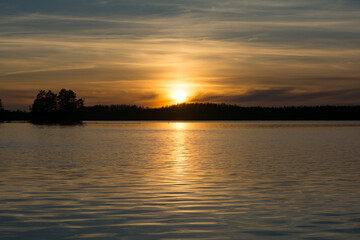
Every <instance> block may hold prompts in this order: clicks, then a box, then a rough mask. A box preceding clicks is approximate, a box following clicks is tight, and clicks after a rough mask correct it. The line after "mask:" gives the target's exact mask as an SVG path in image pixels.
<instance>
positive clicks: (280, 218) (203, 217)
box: [0, 122, 360, 240]
mask: <svg viewBox="0 0 360 240" xmlns="http://www.w3.org/2000/svg"><path fill="white" fill-rule="evenodd" d="M0 238H1V239H36V240H39V239H314V240H315V239H316V240H319V239H360V122H85V123H84V124H83V125H79V126H35V125H32V124H29V123H2V124H0Z"/></svg>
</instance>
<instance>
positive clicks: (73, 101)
mask: <svg viewBox="0 0 360 240" xmlns="http://www.w3.org/2000/svg"><path fill="white" fill-rule="evenodd" d="M83 106H84V100H83V99H77V98H76V93H75V92H73V91H72V90H66V89H61V90H60V92H59V93H58V94H55V93H53V92H51V91H47V92H46V91H44V90H40V91H39V93H38V94H37V96H36V99H35V100H34V103H33V105H32V106H31V121H32V122H33V123H40V124H42V123H65V124H66V123H69V124H72V123H78V122H80V121H81V116H80V110H81V109H82V108H83Z"/></svg>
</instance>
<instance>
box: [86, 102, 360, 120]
mask: <svg viewBox="0 0 360 240" xmlns="http://www.w3.org/2000/svg"><path fill="white" fill-rule="evenodd" d="M81 116H82V119H83V120H360V106H302V107H298V106H296V107H295V106H294V107H240V106H237V105H229V104H215V103H183V104H177V105H171V106H165V107H160V108H144V107H139V106H136V105H132V106H130V105H110V106H105V105H96V106H92V107H85V108H84V109H83V110H82V114H81Z"/></svg>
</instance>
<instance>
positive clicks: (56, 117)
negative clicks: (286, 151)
mask: <svg viewBox="0 0 360 240" xmlns="http://www.w3.org/2000/svg"><path fill="white" fill-rule="evenodd" d="M2 120H5V121H11V120H30V121H32V122H33V123H36V124H77V123H80V122H81V121H84V120H90V121H91V120H101V121H116V120H124V121H125V120H129V121H131V120H360V106H288V107H241V106H238V105H229V104H215V103H182V104H177V105H170V106H164V107H159V108H148V107H141V106H136V105H95V106H89V107H84V100H83V99H78V98H77V97H76V93H75V92H73V91H72V90H65V89H62V90H60V92H59V93H58V94H55V93H53V92H51V91H47V92H46V91H44V90H40V91H39V93H38V94H37V96H36V98H35V100H34V103H33V105H32V106H31V112H30V113H29V112H22V111H8V110H4V109H3V107H2V105H1V101H0V122H1V121H2Z"/></svg>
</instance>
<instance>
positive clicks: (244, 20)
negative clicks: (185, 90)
mask: <svg viewBox="0 0 360 240" xmlns="http://www.w3.org/2000/svg"><path fill="white" fill-rule="evenodd" d="M359 10H360V3H359V1H353V0H341V1H338V0H319V1H310V0H304V1H297V0H288V1H285V0H271V1H268V0H266V1H265V0H251V1H250V0H245V1H237V0H226V1H215V0H196V1H193V0H191V1H190V0H179V1H168V0H155V1H147V0H135V1H116V0H106V1H104V0H88V1H73V0H52V1H40V0H33V1H28V0H14V1H8V2H4V1H3V2H1V3H0V52H1V54H0V90H2V92H4V90H5V89H7V90H14V91H16V89H18V90H19V91H22V90H24V89H25V87H26V89H29V88H32V91H35V90H36V89H38V88H39V87H41V86H43V87H44V88H48V89H52V88H57V87H59V86H60V85H65V86H63V87H66V88H77V89H79V91H82V92H83V93H84V94H86V93H91V92H93V91H95V90H96V89H95V88H100V89H101V91H105V92H106V91H108V93H109V94H108V95H109V96H111V97H112V98H113V101H114V102H119V101H124V102H129V101H130V100H131V101H133V102H141V101H142V99H147V98H146V97H145V95H143V94H144V92H147V91H148V92H154V93H155V94H156V97H154V98H153V100H151V101H147V102H146V101H145V102H146V104H154V103H155V102H156V101H158V103H157V105H159V104H160V105H161V104H162V103H165V102H164V101H165V100H164V99H162V100H160V98H161V97H160V96H159V94H163V93H164V92H166V86H167V85H171V84H174V83H178V82H185V83H190V82H191V83H194V84H196V85H197V86H201V90H202V91H205V92H207V93H214V94H215V96H235V95H236V94H234V91H238V92H241V93H244V92H247V93H248V94H250V93H251V92H249V91H250V89H265V90H266V89H268V90H269V91H268V92H267V93H268V94H271V95H273V96H274V98H275V96H278V97H279V99H280V98H281V99H283V100H284V101H286V99H285V97H284V96H285V95H286V94H288V95H291V96H292V97H294V96H295V95H296V94H295V93H294V91H295V89H305V90H306V91H307V92H308V93H309V94H310V93H314V92H328V93H329V92H333V91H336V90H337V89H351V88H356V89H358V88H360V81H359V79H360V70H359V68H358V66H359V64H360V48H359V46H360V30H359V28H358V26H359V25H360V19H359V17H358V12H359ZM99 83H102V84H99ZM155 87H156V88H157V89H155V90H154V88H155ZM106 88H107V89H106ZM112 89H117V91H120V90H119V89H122V90H121V91H125V92H126V94H120V95H122V96H126V98H120V97H119V96H117V95H116V94H115V93H114V94H113V93H112V92H113V90H112ZM270 89H272V90H274V89H278V90H276V91H275V90H274V91H270ZM279 89H283V90H284V89H288V90H286V91H285V92H282V93H279V92H278V91H279ZM289 89H290V90H289ZM291 89H292V90H291ZM197 91H198V90H197V89H193V90H192V93H193V94H194V96H198V94H200V93H199V92H197ZM259 91H260V90H259ZM296 91H298V90H296ZM341 91H343V90H341ZM290 93H291V94H290ZM253 94H255V93H253ZM257 94H259V92H257ZM294 94H295V95H294ZM329 94H330V93H329ZM105 95H106V94H104V96H105ZM150 95H151V94H150ZM205 95H206V96H208V95H207V94H205ZM14 96H15V95H14ZM86 96H88V99H90V98H91V97H90V95H89V94H86ZM131 96H134V97H131ZM151 96H152V95H151ZM338 96H339V97H336V98H335V97H332V98H330V97H328V98H327V100H329V101H330V102H332V103H334V104H335V103H336V101H337V102H338V103H339V104H340V103H344V102H349V101H350V100H353V101H356V99H355V98H352V97H350V96H349V95H346V94H339V95H338ZM0 97H2V96H0ZM2 98H4V97H2ZM94 98H96V96H94ZM12 99H13V98H12ZM219 99H220V97H219ZM221 99H223V101H230V102H237V101H235V100H236V99H235V98H231V97H229V98H222V97H221ZM306 99H309V100H308V103H309V104H311V103H312V102H311V101H313V103H317V102H321V101H323V102H325V100H326V99H325V97H322V99H323V100H321V101H318V99H316V98H314V97H310V95H309V96H307V98H306ZM348 99H350V100H348ZM242 100H244V99H242ZM275 100H276V99H274V101H273V102H274V103H275V102H276V101H275ZM4 101H5V100H4ZM106 101H107V100H106ZM109 101H110V100H109ZM161 101H162V102H161ZM247 101H248V102H249V103H250V100H247ZM279 101H280V100H279ZM291 101H293V102H296V101H295V99H294V98H292V99H291ZM150 102H151V103H150ZM253 102H254V103H257V102H256V101H255V100H254V101H253ZM24 104H28V102H26V101H25V100H24Z"/></svg>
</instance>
